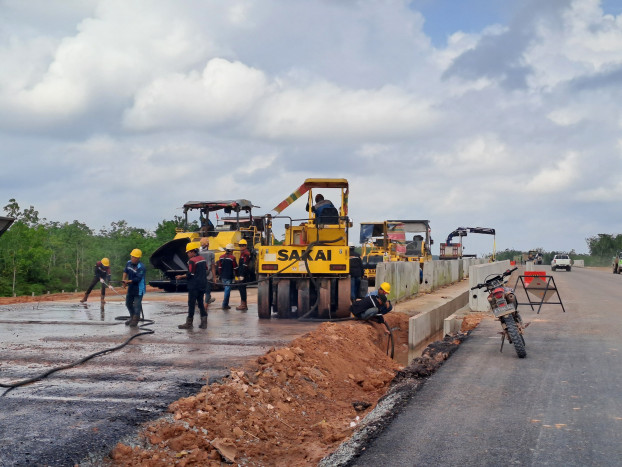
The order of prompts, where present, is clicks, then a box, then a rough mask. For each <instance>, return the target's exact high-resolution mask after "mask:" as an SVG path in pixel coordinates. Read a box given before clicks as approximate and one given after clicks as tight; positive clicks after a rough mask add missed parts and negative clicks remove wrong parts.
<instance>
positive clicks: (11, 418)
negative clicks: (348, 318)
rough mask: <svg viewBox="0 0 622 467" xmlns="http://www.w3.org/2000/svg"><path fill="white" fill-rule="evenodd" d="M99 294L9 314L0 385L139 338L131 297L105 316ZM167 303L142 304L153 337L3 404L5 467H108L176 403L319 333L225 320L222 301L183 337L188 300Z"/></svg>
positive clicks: (245, 317) (153, 297)
mask: <svg viewBox="0 0 622 467" xmlns="http://www.w3.org/2000/svg"><path fill="white" fill-rule="evenodd" d="M96 292H97V291H96ZM97 295H98V294H96V293H94V294H92V296H91V300H90V301H89V303H88V304H87V306H82V305H81V304H79V303H78V302H77V300H76V301H75V302H40V303H36V302H31V303H24V304H17V305H5V306H0V342H1V345H0V382H2V383H4V384H7V383H10V382H15V381H19V380H24V379H28V378H31V377H34V376H36V375H39V374H41V373H43V372H45V371H47V370H50V369H52V368H56V367H60V366H64V365H67V364H69V363H72V362H75V361H78V360H80V359H82V358H84V357H86V356H87V355H90V354H92V353H94V352H98V351H101V350H103V349H107V348H111V347H114V346H117V345H119V344H121V343H122V342H124V341H125V340H126V339H127V338H128V337H129V336H131V335H132V334H134V333H136V332H138V331H137V330H134V329H131V328H129V327H128V326H125V325H124V324H123V321H119V320H117V319H115V318H116V317H117V316H123V315H127V310H126V309H125V306H124V303H123V301H122V298H120V297H114V296H113V297H110V298H109V302H108V303H107V304H106V305H105V306H104V308H103V309H101V308H100V303H99V297H98V296H97ZM183 295H185V294H183ZM215 295H216V296H218V298H219V299H220V297H221V296H222V293H217V294H215ZM162 297H163V294H162V293H153V294H152V293H148V294H147V296H146V298H145V301H144V302H143V303H144V313H145V317H146V318H149V319H153V320H155V323H154V324H153V325H152V326H149V328H150V329H153V330H154V331H155V333H154V334H151V335H146V336H140V337H138V338H136V339H134V340H132V341H131V342H130V343H129V344H128V345H127V346H126V347H123V348H122V349H120V350H118V351H116V352H113V353H109V354H105V355H102V356H100V357H97V358H94V359H92V360H89V361H88V362H86V363H85V364H83V365H80V366H77V367H74V368H71V369H68V370H64V371H60V372H57V373H54V374H52V375H50V376H49V377H48V378H46V379H44V380H42V381H39V382H36V383H33V384H30V385H28V386H23V387H19V388H17V389H14V390H12V391H11V392H9V393H8V394H7V395H6V396H4V397H0V466H2V467H5V466H33V465H36V466H40V465H41V466H44V465H45V466H73V465H76V464H81V465H101V459H102V457H103V456H105V455H107V454H108V453H109V452H110V450H111V449H112V448H113V447H114V446H115V445H116V443H117V442H119V441H122V440H127V441H128V442H129V441H131V439H132V438H133V436H134V435H135V434H136V433H137V432H138V429H139V427H140V425H141V424H142V423H143V422H146V421H148V420H152V419H154V418H157V417H160V416H162V415H164V414H166V413H167V407H168V405H169V404H170V403H171V402H173V401H175V400H177V399H178V398H180V397H187V396H189V395H191V394H195V393H196V392H197V391H198V390H199V389H200V388H201V386H203V385H204V384H206V381H210V382H211V381H213V380H215V379H218V378H220V377H222V376H224V375H226V374H228V372H229V368H230V367H236V366H240V365H242V364H243V363H244V362H245V361H247V360H249V359H252V357H253V356H259V355H263V354H264V353H265V352H266V351H267V350H268V349H269V348H270V347H272V346H276V347H280V346H283V345H287V343H288V342H290V341H291V340H292V339H294V338H296V337H298V336H300V335H302V334H304V333H306V332H309V331H310V330H312V329H315V328H316V327H317V326H318V325H319V324H318V323H302V322H295V321H292V320H276V319H273V320H259V319H258V317H257V308H256V306H255V305H249V311H248V312H240V311H236V310H235V309H234V308H232V309H231V310H229V311H226V312H225V311H222V310H218V308H217V307H216V306H214V305H216V304H218V303H219V302H216V303H215V304H214V305H212V308H213V310H211V311H210V313H209V318H208V328H207V329H205V330H203V329H198V328H197V327H196V325H195V327H194V329H192V330H181V329H177V325H178V324H181V323H184V322H185V316H186V310H187V305H186V304H185V303H184V301H183V300H184V297H180V298H181V300H180V301H178V302H171V301H162ZM237 298H238V297H237V296H235V297H233V296H232V303H233V304H235V303H236V301H235V300H234V299H237ZM3 392H4V389H2V388H0V394H2V393H3Z"/></svg>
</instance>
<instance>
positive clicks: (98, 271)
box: [80, 258, 110, 305]
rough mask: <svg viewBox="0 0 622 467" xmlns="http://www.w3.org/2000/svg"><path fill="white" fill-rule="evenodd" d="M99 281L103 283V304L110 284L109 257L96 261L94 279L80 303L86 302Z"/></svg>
mask: <svg viewBox="0 0 622 467" xmlns="http://www.w3.org/2000/svg"><path fill="white" fill-rule="evenodd" d="M98 282H101V283H102V298H101V302H102V305H103V304H104V303H105V299H106V287H107V286H108V283H109V282H110V260H109V259H108V258H102V260H101V261H98V262H97V263H95V270H94V273H93V280H92V281H91V283H90V284H89V286H88V288H87V289H86V292H84V297H82V300H80V303H85V302H86V301H87V300H88V298H89V294H90V293H91V291H92V290H93V287H95V286H96V285H97V283H98Z"/></svg>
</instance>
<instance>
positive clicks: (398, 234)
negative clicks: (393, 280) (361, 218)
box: [360, 221, 406, 285]
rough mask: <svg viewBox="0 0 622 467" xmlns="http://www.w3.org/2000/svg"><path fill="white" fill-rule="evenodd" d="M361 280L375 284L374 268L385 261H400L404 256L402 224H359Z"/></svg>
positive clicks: (387, 222)
mask: <svg viewBox="0 0 622 467" xmlns="http://www.w3.org/2000/svg"><path fill="white" fill-rule="evenodd" d="M360 243H361V261H362V262H363V279H365V280H367V283H368V284H369V285H374V283H375V282H376V266H377V265H378V263H383V262H386V261H402V260H403V258H404V256H405V254H406V236H405V234H404V224H402V223H401V222H395V221H383V222H361V230H360Z"/></svg>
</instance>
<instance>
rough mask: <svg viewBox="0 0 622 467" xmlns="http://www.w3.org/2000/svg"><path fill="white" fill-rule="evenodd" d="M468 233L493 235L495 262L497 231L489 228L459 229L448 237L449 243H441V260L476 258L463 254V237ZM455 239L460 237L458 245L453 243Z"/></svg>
mask: <svg viewBox="0 0 622 467" xmlns="http://www.w3.org/2000/svg"><path fill="white" fill-rule="evenodd" d="M468 232H471V233H477V234H486V235H492V260H493V261H494V260H495V254H496V251H495V250H496V242H495V229H491V228H488V227H458V228H457V229H456V230H454V231H453V232H451V233H450V234H449V235H448V236H447V241H446V242H445V243H441V248H440V253H441V254H440V256H439V259H460V258H468V257H474V256H475V255H465V254H463V253H462V250H463V246H462V237H466V236H467V233H468ZM454 237H458V239H459V241H458V242H457V243H453V242H452V240H453V238H454Z"/></svg>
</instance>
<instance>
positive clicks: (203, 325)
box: [199, 316, 207, 329]
mask: <svg viewBox="0 0 622 467" xmlns="http://www.w3.org/2000/svg"><path fill="white" fill-rule="evenodd" d="M199 328H201V329H207V316H201V324H199Z"/></svg>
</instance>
